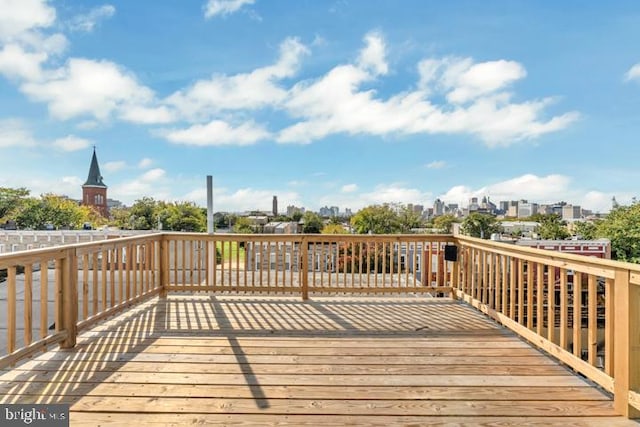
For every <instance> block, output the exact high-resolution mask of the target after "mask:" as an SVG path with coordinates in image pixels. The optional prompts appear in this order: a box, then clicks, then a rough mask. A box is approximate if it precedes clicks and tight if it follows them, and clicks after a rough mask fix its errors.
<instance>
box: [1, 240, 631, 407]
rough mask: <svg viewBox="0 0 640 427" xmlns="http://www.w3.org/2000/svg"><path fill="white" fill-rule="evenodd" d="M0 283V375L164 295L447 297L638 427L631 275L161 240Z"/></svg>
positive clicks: (355, 245) (12, 263)
mask: <svg viewBox="0 0 640 427" xmlns="http://www.w3.org/2000/svg"><path fill="white" fill-rule="evenodd" d="M452 245H455V246H456V247H457V249H458V253H457V255H458V258H457V259H458V260H457V261H455V262H452V261H447V260H445V256H444V252H445V248H446V247H447V246H452ZM0 274H4V275H5V276H6V277H5V278H4V283H3V284H1V285H0V316H4V321H5V322H6V325H3V324H2V323H1V322H0V369H1V368H4V367H7V366H11V365H14V364H15V363H17V362H18V361H19V360H21V359H23V358H26V357H29V356H30V355H32V354H34V353H36V352H39V351H44V350H45V349H46V348H48V347H49V346H51V345H53V344H60V345H61V346H62V347H65V348H67V347H73V346H74V345H75V340H76V335H77V333H78V331H79V330H81V329H84V328H88V327H89V326H91V325H93V324H95V323H96V322H99V321H100V320H101V319H103V318H105V317H106V316H110V315H112V314H115V313H117V312H119V311H121V310H123V309H125V308H126V307H128V306H130V305H132V304H136V303H138V302H140V301H142V300H144V299H146V298H149V297H151V296H153V295H157V294H160V296H165V295H166V294H167V293H168V292H189V293H191V292H216V293H231V292H233V293H261V294H294V295H300V296H301V297H302V298H303V299H307V298H308V297H309V296H310V295H311V294H317V295H326V294H382V293H385V294H416V293H417V294H428V295H431V296H433V297H438V296H442V295H450V296H452V297H454V298H459V299H462V300H464V301H466V302H467V303H469V304H471V305H473V306H474V307H476V308H477V309H479V310H481V311H482V312H484V313H486V314H487V315H489V316H491V317H493V318H494V319H496V320H497V321H499V322H501V323H502V324H503V325H505V326H506V327H508V328H510V329H511V330H513V331H515V332H516V333H518V334H519V335H521V336H522V337H523V338H525V339H527V340H528V341H530V342H531V343H532V344H534V345H536V346H538V347H540V348H541V349H543V350H545V351H547V352H548V353H550V354H551V355H553V356H554V357H556V358H557V359H559V360H560V361H562V362H563V363H565V364H567V365H568V366H570V367H571V368H573V369H575V370H576V371H577V372H580V373H581V374H583V375H584V376H586V377H587V378H589V379H591V380H593V381H594V382H596V383H598V384H599V385H601V386H602V387H603V388H604V389H606V390H608V391H609V392H612V393H613V394H614V399H615V407H616V409H617V410H618V411H619V412H620V413H621V414H624V415H626V416H632V417H637V416H639V415H640V414H639V412H638V409H639V408H640V394H639V391H640V309H639V307H640V266H637V265H633V264H626V263H619V262H614V261H608V260H599V259H594V258H587V257H582V256H577V255H568V254H562V253H558V252H548V251H542V250H537V249H530V248H523V247H518V246H514V245H509V244H504V243H497V242H490V241H486V240H480V239H473V238H467V237H453V236H442V235H435V236H434V235H385V236H354V235H236V234H228V235H225V234H212V235H207V234H196V233H162V234H151V235H145V236H142V237H128V238H119V239H114V240H107V241H101V242H99V243H86V244H77V245H70V246H60V247H57V248H51V249H40V250H34V251H25V252H18V253H12V254H4V255H0ZM3 288H4V289H3ZM2 292H4V295H3V294H2ZM3 296H4V298H2V297H3ZM4 313H6V314H4ZM3 326H4V328H3ZM3 335H4V336H3ZM34 337H37V338H34ZM3 345H5V346H4V347H2V346H3Z"/></svg>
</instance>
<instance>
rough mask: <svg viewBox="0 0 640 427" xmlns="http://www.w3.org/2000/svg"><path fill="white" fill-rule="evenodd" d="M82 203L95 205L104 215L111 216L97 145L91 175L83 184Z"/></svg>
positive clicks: (90, 167)
mask: <svg viewBox="0 0 640 427" xmlns="http://www.w3.org/2000/svg"><path fill="white" fill-rule="evenodd" d="M82 204H83V205H85V206H92V207H94V208H95V209H96V210H97V211H98V212H99V213H100V215H102V216H104V217H108V216H109V208H107V186H106V185H105V184H104V182H102V175H101V174H100V166H98V158H97V157H96V149H95V147H94V148H93V157H91V165H90V166H89V176H88V177H87V181H86V182H85V183H84V184H83V185H82Z"/></svg>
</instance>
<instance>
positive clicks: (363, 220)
mask: <svg viewBox="0 0 640 427" xmlns="http://www.w3.org/2000/svg"><path fill="white" fill-rule="evenodd" d="M351 225H352V226H353V228H354V230H355V232H356V233H358V234H367V233H371V234H391V233H398V232H399V231H400V230H401V225H400V221H399V219H398V215H397V214H396V212H395V211H394V210H393V209H391V207H390V206H389V205H386V204H385V205H372V206H367V207H366V208H363V209H360V210H359V211H358V212H356V214H355V215H354V216H353V217H352V218H351Z"/></svg>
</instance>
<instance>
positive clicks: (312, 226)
mask: <svg viewBox="0 0 640 427" xmlns="http://www.w3.org/2000/svg"><path fill="white" fill-rule="evenodd" d="M302 222H303V223H304V225H303V226H302V232H303V233H313V234H317V233H320V232H321V231H322V228H323V227H324V224H323V223H322V218H320V215H318V214H317V213H315V212H311V211H307V212H305V213H304V215H302Z"/></svg>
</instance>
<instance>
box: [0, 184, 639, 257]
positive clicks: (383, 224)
mask: <svg viewBox="0 0 640 427" xmlns="http://www.w3.org/2000/svg"><path fill="white" fill-rule="evenodd" d="M110 214H111V217H110V218H104V217H102V216H100V214H99V213H98V212H96V211H95V210H94V209H92V208H91V207H89V206H82V205H79V204H78V203H77V202H76V201H74V200H71V199H69V198H66V197H63V196H58V195H55V194H43V195H41V196H40V197H34V196H31V194H30V192H29V190H27V189H25V188H6V187H0V224H5V223H6V222H7V221H14V222H15V224H16V225H17V227H18V228H21V229H35V230H37V229H44V228H50V227H51V228H55V229H61V228H68V229H78V228H82V226H83V224H85V223H90V224H92V225H93V226H94V227H97V226H103V225H108V226H113V227H118V228H120V229H125V230H126V229H130V230H153V229H163V230H169V231H189V232H204V231H206V225H207V218H206V209H204V208H201V207H199V206H197V205H196V204H195V203H192V202H165V201H161V200H155V199H153V198H152V197H143V198H141V199H138V200H136V201H135V202H134V203H133V205H132V206H131V207H121V208H112V209H111V211H110ZM254 214H255V215H263V214H262V213H261V212H254ZM270 220H272V221H280V222H296V223H299V224H300V230H299V231H301V232H303V233H324V234H340V233H349V232H353V233H357V234H395V233H410V232H428V233H434V232H435V233H451V231H452V228H453V224H455V223H457V222H459V220H458V219H457V218H456V217H455V216H453V215H450V214H446V215H442V216H438V217H436V218H433V219H432V220H430V221H427V220H425V219H424V218H422V216H421V215H420V213H418V212H415V211H414V210H413V209H411V207H410V206H407V205H402V204H383V205H371V206H367V207H365V208H362V209H360V210H359V211H358V212H356V213H355V214H354V215H353V216H352V217H351V218H348V219H342V218H335V217H334V218H322V217H320V215H318V214H317V213H315V212H310V211H309V212H305V213H301V212H297V213H295V214H294V215H292V216H290V217H289V216H286V215H281V216H277V217H275V218H270ZM526 220H529V221H535V222H537V223H539V226H538V227H537V230H536V232H537V234H538V236H539V237H540V238H542V239H566V238H568V237H570V236H571V233H570V232H569V229H568V227H567V223H566V222H565V221H563V220H562V218H561V217H560V216H559V215H555V214H536V215H533V216H531V217H529V218H526ZM214 221H215V226H216V228H218V229H220V228H226V229H229V230H230V231H232V232H235V233H255V232H261V231H262V230H261V229H260V227H257V226H256V225H255V223H254V222H253V221H252V220H250V219H249V218H247V217H245V216H239V215H236V214H229V213H222V212H218V213H216V214H215V215H214ZM460 231H461V232H462V233H463V234H466V235H469V236H473V237H480V238H485V239H489V238H490V237H491V235H492V234H494V233H501V232H502V228H501V225H500V222H499V220H498V219H497V218H496V217H495V216H493V215H488V214H482V213H478V212H472V213H470V214H469V215H468V216H467V217H465V218H464V219H463V220H462V222H461V223H460ZM573 233H574V234H576V235H578V236H580V237H582V238H583V239H586V240H591V239H596V238H606V239H609V240H610V241H611V250H612V257H613V258H614V259H617V260H621V261H629V262H636V263H638V262H640V204H639V203H637V202H635V201H634V202H633V203H632V204H631V205H629V206H618V207H616V208H614V209H613V210H612V211H611V212H610V213H609V214H608V215H607V216H606V217H605V218H603V219H598V220H595V221H593V222H576V223H575V224H574V225H573ZM513 234H514V235H516V236H515V237H518V235H519V234H520V233H519V232H518V231H515V232H514V233H513Z"/></svg>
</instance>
